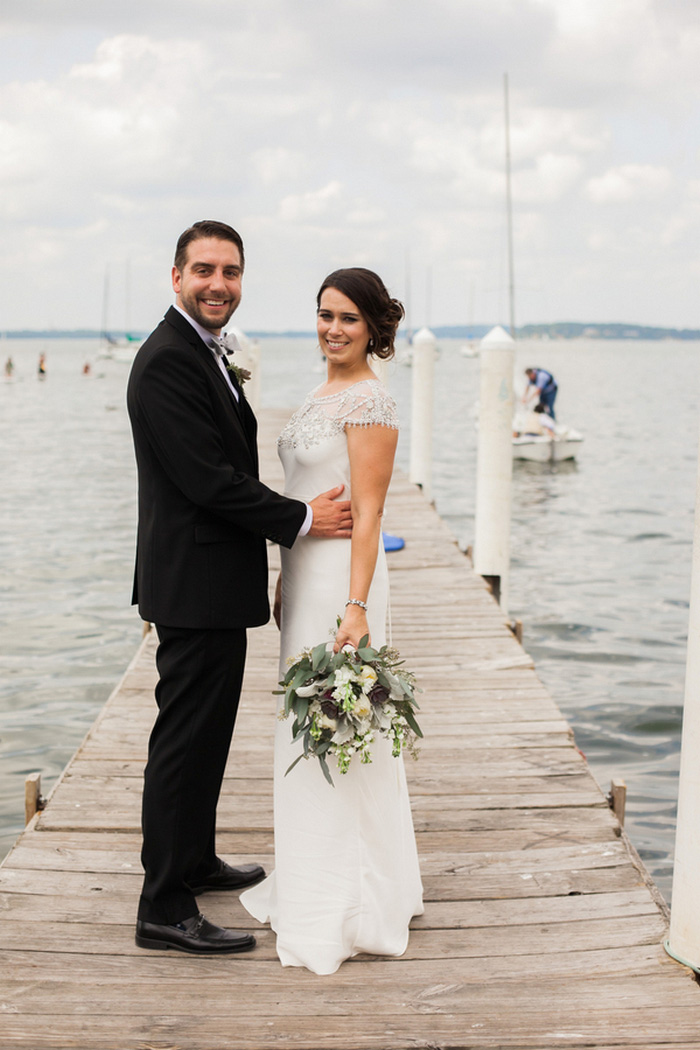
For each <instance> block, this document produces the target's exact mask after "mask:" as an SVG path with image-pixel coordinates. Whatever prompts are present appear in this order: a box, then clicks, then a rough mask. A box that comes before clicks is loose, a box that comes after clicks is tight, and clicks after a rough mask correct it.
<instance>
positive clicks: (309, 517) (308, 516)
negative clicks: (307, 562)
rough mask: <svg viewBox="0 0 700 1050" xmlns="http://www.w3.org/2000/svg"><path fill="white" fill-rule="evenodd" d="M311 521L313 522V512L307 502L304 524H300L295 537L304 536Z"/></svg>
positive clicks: (311, 523)
mask: <svg viewBox="0 0 700 1050" xmlns="http://www.w3.org/2000/svg"><path fill="white" fill-rule="evenodd" d="M313 523H314V512H313V511H312V509H311V507H310V506H309V504H308V503H307V504H306V517H305V518H304V524H303V525H302V526H301V528H300V529H299V532H298V533H297V539H298V538H299V536H306V535H307V534H308V531H309V529H310V528H311V526H312V525H313Z"/></svg>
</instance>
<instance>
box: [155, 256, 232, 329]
mask: <svg viewBox="0 0 700 1050" xmlns="http://www.w3.org/2000/svg"><path fill="white" fill-rule="evenodd" d="M242 279H243V266H242V264H241V256H240V252H239V250H238V248H237V247H236V245H235V244H233V243H232V242H231V241H222V240H219V238H218V237H200V238H198V239H197V240H195V241H192V242H191V244H189V245H188V249H187V259H186V261H185V264H184V266H183V267H182V269H181V270H180V269H178V267H177V266H173V271H172V281H173V289H174V291H175V293H176V296H177V303H178V305H179V306H181V307H182V309H183V310H185V311H186V313H188V314H189V315H190V317H192V318H193V319H194V320H195V321H197V322H198V324H201V325H202V327H203V328H208V329H209V330H210V331H211V332H214V333H215V334H217V335H218V333H219V332H220V331H221V329H222V328H223V326H224V325H225V324H226V323H227V321H228V320H229V319H230V317H231V316H232V314H233V312H234V310H235V309H236V307H237V306H238V304H239V303H240V301H241V281H242Z"/></svg>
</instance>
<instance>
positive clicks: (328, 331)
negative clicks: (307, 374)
mask: <svg viewBox="0 0 700 1050" xmlns="http://www.w3.org/2000/svg"><path fill="white" fill-rule="evenodd" d="M316 332H317V334H318V341H319V345H320V347H321V350H322V352H323V354H324V355H325V357H326V360H327V361H328V365H329V375H328V378H329V380H330V379H331V378H332V374H331V373H332V372H336V373H337V378H340V376H341V375H342V377H343V378H344V379H345V378H348V379H349V378H355V376H356V374H357V376H358V377H359V376H360V375H362V374H364V373H365V372H367V371H368V365H367V349H368V345H369V340H370V331H369V327H368V325H367V322H366V321H365V319H364V317H363V316H362V314H361V313H360V311H359V310H358V308H357V307H356V306H355V304H354V303H353V302H352V300H351V299H348V297H347V296H346V295H343V293H342V292H339V291H338V289H337V288H326V289H325V290H324V292H323V295H322V296H321V303H320V306H319V308H318V312H317V314H316Z"/></svg>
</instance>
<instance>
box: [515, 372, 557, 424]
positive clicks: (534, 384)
mask: <svg viewBox="0 0 700 1050" xmlns="http://www.w3.org/2000/svg"><path fill="white" fill-rule="evenodd" d="M525 375H526V376H527V378H528V386H527V389H526V390H525V393H524V394H523V404H525V403H526V402H528V401H529V400H530V399H531V398H532V397H534V396H535V394H537V395H538V397H539V401H538V405H541V406H542V411H543V412H546V413H547V415H549V416H551V417H552V419H556V416H555V415H554V402H555V400H556V397H557V391H558V387H557V381H556V379H555V378H554V376H553V375H552V373H551V372H548V371H547V370H546V368H526V369H525Z"/></svg>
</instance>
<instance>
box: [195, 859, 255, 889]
mask: <svg viewBox="0 0 700 1050" xmlns="http://www.w3.org/2000/svg"><path fill="white" fill-rule="evenodd" d="M264 878H265V869H264V868H261V867H260V865H259V864H242V865H241V866H240V868H233V867H231V865H230V864H227V863H226V861H225V860H220V861H219V867H218V868H217V869H216V871H213V872H212V873H211V875H207V877H206V879H199V880H197V882H196V884H192V883H190V889H191V890H192V892H193V893H194V894H195V896H197V895H198V894H200V893H208V892H209V891H210V890H242V889H243V887H244V886H252V885H253V884H254V883H256V882H260V880H261V879H264Z"/></svg>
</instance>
